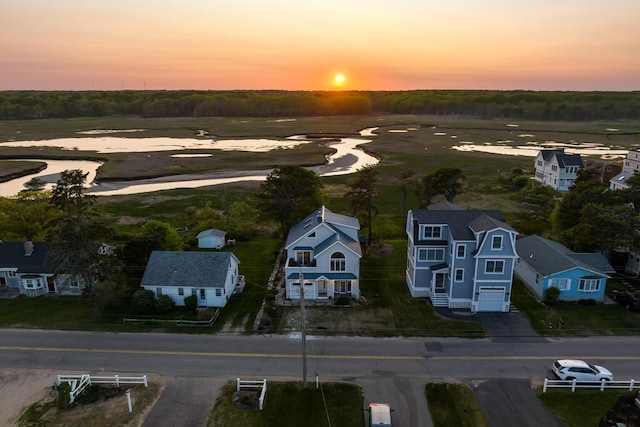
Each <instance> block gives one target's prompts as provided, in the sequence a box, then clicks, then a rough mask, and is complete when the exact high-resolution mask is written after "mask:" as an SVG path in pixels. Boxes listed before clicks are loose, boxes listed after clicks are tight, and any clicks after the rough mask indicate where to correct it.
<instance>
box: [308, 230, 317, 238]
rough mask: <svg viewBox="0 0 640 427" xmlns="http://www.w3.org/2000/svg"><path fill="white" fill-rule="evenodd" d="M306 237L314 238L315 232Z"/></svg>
mask: <svg viewBox="0 0 640 427" xmlns="http://www.w3.org/2000/svg"><path fill="white" fill-rule="evenodd" d="M307 237H316V232H315V231H314V232H313V233H311V234H309V235H308V236H307Z"/></svg>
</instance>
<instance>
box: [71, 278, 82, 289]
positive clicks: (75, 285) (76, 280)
mask: <svg viewBox="0 0 640 427" xmlns="http://www.w3.org/2000/svg"><path fill="white" fill-rule="evenodd" d="M69 286H71V287H72V288H79V287H81V286H82V283H81V281H80V279H79V278H78V277H72V278H70V279H69Z"/></svg>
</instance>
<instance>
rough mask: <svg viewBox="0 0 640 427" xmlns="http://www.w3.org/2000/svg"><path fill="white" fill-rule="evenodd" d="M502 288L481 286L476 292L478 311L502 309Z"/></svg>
mask: <svg viewBox="0 0 640 427" xmlns="http://www.w3.org/2000/svg"><path fill="white" fill-rule="evenodd" d="M504 291H505V289H504V288H490V287H481V288H480V293H479V294H478V311H502V306H503V305H504Z"/></svg>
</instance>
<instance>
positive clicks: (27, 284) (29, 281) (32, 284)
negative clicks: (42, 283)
mask: <svg viewBox="0 0 640 427" xmlns="http://www.w3.org/2000/svg"><path fill="white" fill-rule="evenodd" d="M24 284H25V287H27V288H33V287H35V282H34V281H33V280H32V279H26V280H25V281H24Z"/></svg>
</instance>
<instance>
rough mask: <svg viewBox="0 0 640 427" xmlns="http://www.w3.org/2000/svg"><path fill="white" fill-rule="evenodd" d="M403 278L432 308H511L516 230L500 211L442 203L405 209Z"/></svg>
mask: <svg viewBox="0 0 640 427" xmlns="http://www.w3.org/2000/svg"><path fill="white" fill-rule="evenodd" d="M406 232H407V238H408V245H407V271H406V282H407V287H408V288H409V292H410V293H411V296H412V297H413V298H421V297H426V298H430V299H431V302H432V303H433V305H434V306H444V307H449V308H462V309H469V310H471V311H472V312H480V311H500V312H507V311H509V306H510V302H511V299H510V295H511V283H512V279H513V269H514V265H515V261H516V259H517V257H518V255H517V253H516V248H515V240H516V236H517V234H518V233H517V232H516V231H515V230H514V229H513V228H511V227H510V226H509V225H507V224H506V223H505V222H504V217H503V216H502V214H501V213H500V212H499V211H494V210H487V211H485V210H466V209H463V208H461V207H460V206H457V205H454V204H452V203H448V202H443V203H438V204H435V205H431V206H429V208H428V209H426V210H423V209H415V210H411V211H409V213H408V215H407V226H406Z"/></svg>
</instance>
